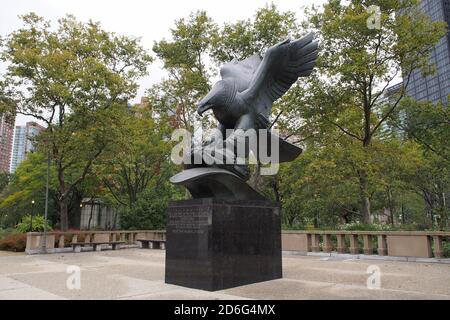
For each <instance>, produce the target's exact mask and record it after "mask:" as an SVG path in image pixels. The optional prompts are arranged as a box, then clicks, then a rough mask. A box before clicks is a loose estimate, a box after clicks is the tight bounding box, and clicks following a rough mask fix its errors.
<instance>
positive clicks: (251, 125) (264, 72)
mask: <svg viewBox="0 0 450 320" xmlns="http://www.w3.org/2000/svg"><path fill="white" fill-rule="evenodd" d="M317 55H318V42H316V41H314V34H312V33H310V34H308V35H307V36H305V37H304V38H301V39H299V40H295V41H290V40H289V39H287V40H284V41H283V42H280V43H278V44H277V45H275V46H273V47H271V48H269V49H268V50H267V52H266V53H265V55H264V58H263V59H262V60H261V58H260V57H259V55H253V56H251V57H249V58H247V59H245V60H243V61H238V60H236V59H235V60H233V61H231V62H229V63H227V64H225V65H224V66H223V67H222V68H221V70H220V74H221V77H222V80H220V81H219V82H217V83H216V84H215V85H214V86H213V87H212V89H211V91H210V92H209V93H208V94H207V95H206V97H205V98H203V99H202V100H201V101H200V102H199V104H198V110H197V112H198V113H199V114H200V115H202V114H203V113H204V112H205V111H207V110H209V109H212V110H213V113H214V116H215V117H216V119H217V120H218V122H219V127H218V129H219V130H220V131H222V132H223V134H224V133H225V132H224V130H225V129H235V130H236V129H242V130H244V131H245V130H248V129H263V128H267V127H268V126H269V124H270V121H269V117H270V114H271V110H272V104H273V103H274V102H275V101H276V100H278V99H279V98H281V96H283V95H284V94H285V93H286V92H287V91H288V90H289V89H290V88H291V86H292V85H293V84H294V83H295V82H296V81H297V79H298V78H299V77H307V76H309V75H310V74H311V72H312V71H313V69H314V66H315V63H316V59H317ZM224 136H225V135H224Z"/></svg>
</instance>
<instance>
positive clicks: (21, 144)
mask: <svg viewBox="0 0 450 320" xmlns="http://www.w3.org/2000/svg"><path fill="white" fill-rule="evenodd" d="M42 130H44V127H42V126H41V125H39V124H37V123H35V122H27V124H26V125H25V126H16V131H15V133H14V147H13V152H12V160H11V172H15V171H16V169H17V167H18V166H19V164H20V163H21V162H22V161H23V160H25V159H26V156H27V153H28V152H31V151H33V150H34V146H33V140H32V139H33V137H34V136H36V135H37V134H39V132H41V131H42Z"/></svg>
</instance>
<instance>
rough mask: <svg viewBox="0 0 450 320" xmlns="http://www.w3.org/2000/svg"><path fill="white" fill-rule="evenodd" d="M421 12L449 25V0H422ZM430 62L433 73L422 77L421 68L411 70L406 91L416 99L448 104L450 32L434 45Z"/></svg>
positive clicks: (449, 90) (449, 93)
mask: <svg viewBox="0 0 450 320" xmlns="http://www.w3.org/2000/svg"><path fill="white" fill-rule="evenodd" d="M420 7H421V9H422V10H423V12H424V13H425V14H426V15H428V16H429V17H430V18H431V19H432V20H433V21H445V22H447V24H448V25H450V0H422V1H421V4H420ZM430 63H431V64H434V65H436V69H437V72H436V73H435V74H434V75H431V76H428V77H423V75H422V72H421V70H415V71H413V73H412V75H411V78H410V80H409V84H408V86H407V89H406V92H407V94H408V96H411V97H413V98H414V99H416V100H418V101H430V102H433V103H437V102H439V101H441V102H442V103H443V104H444V105H445V104H448V95H450V33H449V32H447V34H446V35H445V36H444V37H442V39H441V40H440V41H439V43H438V44H437V45H436V46H435V47H434V49H433V51H432V53H431V56H430Z"/></svg>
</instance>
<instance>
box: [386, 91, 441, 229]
mask: <svg viewBox="0 0 450 320" xmlns="http://www.w3.org/2000/svg"><path fill="white" fill-rule="evenodd" d="M401 107H402V108H401V111H400V113H401V114H403V120H400V118H399V117H395V118H394V119H392V120H393V123H394V125H395V126H396V127H397V128H399V129H400V130H403V131H404V132H405V133H406V135H407V137H408V138H410V139H412V140H414V141H416V142H417V143H418V144H419V145H420V146H421V147H422V152H423V158H424V164H423V166H422V167H421V168H420V171H418V172H417V175H416V176H415V177H414V181H415V184H414V187H415V190H416V192H418V193H419V194H421V195H422V196H423V198H424V200H425V202H426V207H427V209H428V214H429V217H430V219H431V223H434V222H435V221H436V220H438V221H439V224H440V227H441V228H443V229H445V228H448V227H449V216H450V215H449V211H450V201H449V200H448V199H449V197H450V147H449V145H448V141H449V139H450V110H449V108H448V106H444V105H442V103H438V104H437V105H434V104H432V103H430V102H418V101H414V100H412V99H404V101H402V105H401Z"/></svg>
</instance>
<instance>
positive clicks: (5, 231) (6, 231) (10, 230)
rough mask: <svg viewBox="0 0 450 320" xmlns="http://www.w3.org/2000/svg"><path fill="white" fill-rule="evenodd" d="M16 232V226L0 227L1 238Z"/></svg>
mask: <svg viewBox="0 0 450 320" xmlns="http://www.w3.org/2000/svg"><path fill="white" fill-rule="evenodd" d="M14 233H17V230H16V229H14V228H6V229H2V228H0V240H2V239H3V238H5V237H7V236H9V235H10V234H14Z"/></svg>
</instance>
